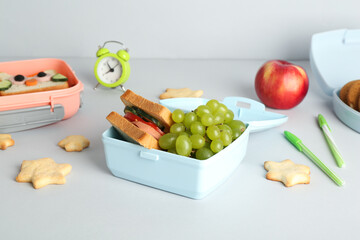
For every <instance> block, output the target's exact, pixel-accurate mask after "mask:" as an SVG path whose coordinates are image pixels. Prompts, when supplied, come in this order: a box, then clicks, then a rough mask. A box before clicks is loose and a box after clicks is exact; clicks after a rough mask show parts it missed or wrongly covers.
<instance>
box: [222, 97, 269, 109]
mask: <svg viewBox="0 0 360 240" xmlns="http://www.w3.org/2000/svg"><path fill="white" fill-rule="evenodd" d="M222 102H223V103H224V104H225V105H226V106H228V107H229V108H231V109H232V110H235V109H239V108H248V109H250V110H255V111H265V105H264V104H262V103H259V102H257V101H255V100H252V99H250V98H244V97H227V98H224V100H223V101H222ZM244 103H245V105H244Z"/></svg>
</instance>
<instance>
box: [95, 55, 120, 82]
mask: <svg viewBox="0 0 360 240" xmlns="http://www.w3.org/2000/svg"><path fill="white" fill-rule="evenodd" d="M122 72H123V71H122V65H121V63H120V62H119V60H118V59H116V58H114V57H105V58H103V59H101V60H100V62H99V64H98V66H97V75H98V77H99V78H100V79H101V81H103V82H104V83H107V84H113V83H115V82H116V81H118V80H119V79H120V77H121V74H122Z"/></svg>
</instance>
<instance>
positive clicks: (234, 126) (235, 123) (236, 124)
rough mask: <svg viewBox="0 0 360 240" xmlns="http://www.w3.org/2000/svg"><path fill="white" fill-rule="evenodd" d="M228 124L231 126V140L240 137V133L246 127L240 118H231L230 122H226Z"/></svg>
mask: <svg viewBox="0 0 360 240" xmlns="http://www.w3.org/2000/svg"><path fill="white" fill-rule="evenodd" d="M228 125H229V127H231V130H232V136H233V140H235V139H237V138H238V137H240V135H241V134H242V133H243V132H244V131H245V129H246V126H245V124H244V123H243V122H242V121H240V120H232V121H231V122H229V123H228Z"/></svg>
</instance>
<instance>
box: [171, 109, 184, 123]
mask: <svg viewBox="0 0 360 240" xmlns="http://www.w3.org/2000/svg"><path fill="white" fill-rule="evenodd" d="M184 117H185V113H184V112H183V111H182V110H181V109H175V110H174V111H173V113H172V114H171V118H172V120H174V122H176V123H181V122H182V121H184Z"/></svg>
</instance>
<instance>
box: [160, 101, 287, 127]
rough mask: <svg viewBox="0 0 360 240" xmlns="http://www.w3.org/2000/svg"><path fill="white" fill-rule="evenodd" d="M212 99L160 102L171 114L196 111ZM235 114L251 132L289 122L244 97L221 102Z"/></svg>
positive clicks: (285, 117) (260, 104) (284, 117)
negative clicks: (180, 110) (178, 110)
mask: <svg viewBox="0 0 360 240" xmlns="http://www.w3.org/2000/svg"><path fill="white" fill-rule="evenodd" d="M209 100H210V99H205V98H170V99H163V100H160V104H162V105H164V106H165V107H167V108H168V109H170V111H171V112H173V111H174V110H175V109H182V110H183V111H185V112H191V111H193V110H195V109H196V108H197V107H198V106H199V105H204V104H206V103H207V102H208V101H209ZM221 102H222V103H224V104H225V105H226V106H227V107H228V108H229V109H231V110H232V111H233V112H234V116H235V119H239V120H241V121H243V122H244V123H246V124H248V125H249V130H250V132H258V131H262V130H266V129H269V128H272V127H276V126H279V125H281V124H283V123H285V122H286V121H287V120H288V117H287V116H285V115H282V114H279V113H274V112H269V111H266V110H265V105H264V104H262V103H260V102H257V101H255V100H252V99H249V98H244V97H226V98H224V99H223V101H221Z"/></svg>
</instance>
